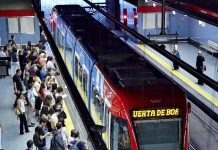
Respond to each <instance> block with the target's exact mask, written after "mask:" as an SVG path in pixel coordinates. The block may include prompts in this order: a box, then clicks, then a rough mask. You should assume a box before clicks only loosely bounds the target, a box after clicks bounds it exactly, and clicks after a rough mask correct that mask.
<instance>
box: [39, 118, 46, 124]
mask: <svg viewBox="0 0 218 150" xmlns="http://www.w3.org/2000/svg"><path fill="white" fill-rule="evenodd" d="M46 122H47V119H45V118H40V120H39V123H40V124H41V123H46Z"/></svg>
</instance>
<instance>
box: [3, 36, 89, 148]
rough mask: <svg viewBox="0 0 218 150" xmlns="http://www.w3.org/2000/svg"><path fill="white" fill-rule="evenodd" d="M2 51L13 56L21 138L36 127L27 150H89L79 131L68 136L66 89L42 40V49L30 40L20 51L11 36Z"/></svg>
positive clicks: (28, 142) (12, 64)
mask: <svg viewBox="0 0 218 150" xmlns="http://www.w3.org/2000/svg"><path fill="white" fill-rule="evenodd" d="M1 52H4V54H5V55H4V56H10V57H11V70H12V71H11V75H12V76H13V85H14V94H15V95H16V100H15V102H14V108H15V113H16V115H17V117H18V118H19V121H20V127H19V131H20V135H24V134H25V133H28V132H30V130H29V128H32V127H34V128H35V133H34V135H33V138H32V139H31V140H29V141H27V150H32V149H33V147H34V145H35V147H36V148H37V149H38V150H48V148H49V147H50V150H68V149H73V148H74V149H75V147H76V148H77V149H78V150H86V149H88V146H87V143H86V142H84V141H82V140H80V139H79V132H78V131H77V130H75V129H73V130H72V132H71V135H70V136H68V134H67V130H66V124H65V119H66V118H67V115H66V113H65V112H64V109H63V98H64V94H63V88H62V87H61V86H59V85H58V83H57V76H58V75H59V73H58V72H57V69H56V65H55V63H54V61H53V57H52V56H48V55H47V54H46V51H45V46H43V43H42V42H41V41H40V42H39V46H37V47H33V46H32V45H31V42H30V41H29V42H28V43H27V46H26V47H23V48H20V49H19V50H18V47H17V45H16V42H15V38H14V36H11V39H10V40H9V41H8V44H7V45H6V46H5V47H4V48H2V50H1ZM0 54H1V53H0ZM1 55H2V54H1ZM34 120H38V123H37V122H34ZM0 129H1V126H0ZM0 132H1V130H0ZM48 136H52V138H51V141H50V145H46V139H47V137H48ZM0 140H1V136H0ZM0 144H1V143H0ZM0 149H1V145H0Z"/></svg>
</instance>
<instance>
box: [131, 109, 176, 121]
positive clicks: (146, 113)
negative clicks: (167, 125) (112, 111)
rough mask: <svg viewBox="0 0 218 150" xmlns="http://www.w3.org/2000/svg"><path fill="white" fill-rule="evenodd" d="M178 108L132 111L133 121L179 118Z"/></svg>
mask: <svg viewBox="0 0 218 150" xmlns="http://www.w3.org/2000/svg"><path fill="white" fill-rule="evenodd" d="M179 112H180V111H179V108H164V109H163V108H162V109H141V110H133V111H132V117H133V119H137V118H140V119H141V118H152V117H153V118H154V117H172V116H173V117H175V116H179Z"/></svg>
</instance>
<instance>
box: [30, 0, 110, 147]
mask: <svg viewBox="0 0 218 150" xmlns="http://www.w3.org/2000/svg"><path fill="white" fill-rule="evenodd" d="M32 4H33V7H34V9H35V12H36V15H37V17H38V19H39V22H40V24H41V27H42V28H43V30H44V33H45V35H46V37H47V41H48V43H49V44H50V46H51V50H52V52H53V54H54V56H55V59H56V62H57V65H58V66H59V69H60V72H61V74H62V76H63V79H64V80H65V83H66V86H67V87H68V89H69V93H70V95H71V97H73V101H74V104H75V106H76V107H77V111H78V113H79V115H80V118H81V120H82V122H83V124H84V126H85V128H86V131H87V133H88V137H89V140H90V142H91V143H92V146H93V148H94V149H96V150H106V149H107V148H106V145H105V143H104V141H103V140H102V137H101V135H100V134H99V133H98V132H96V131H93V130H92V128H93V127H95V126H96V125H95V123H94V121H93V119H92V117H91V115H90V113H89V111H88V109H87V108H86V106H85V103H83V100H82V98H81V96H80V94H79V92H78V90H77V88H76V86H75V84H74V82H73V80H72V77H71V75H70V74H69V72H68V71H67V67H66V64H65V63H64V61H63V60H62V57H61V54H60V52H59V51H58V48H57V46H56V44H55V41H54V39H53V37H52V35H51V33H50V31H49V30H48V28H47V26H46V24H45V22H44V20H43V18H42V15H41V12H40V11H39V8H38V5H37V0H32Z"/></svg>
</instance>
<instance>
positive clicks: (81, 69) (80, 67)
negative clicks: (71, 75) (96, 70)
mask: <svg viewBox="0 0 218 150" xmlns="http://www.w3.org/2000/svg"><path fill="white" fill-rule="evenodd" d="M78 68H79V81H80V82H81V81H82V72H83V67H82V65H81V63H80V62H79V63H78Z"/></svg>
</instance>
